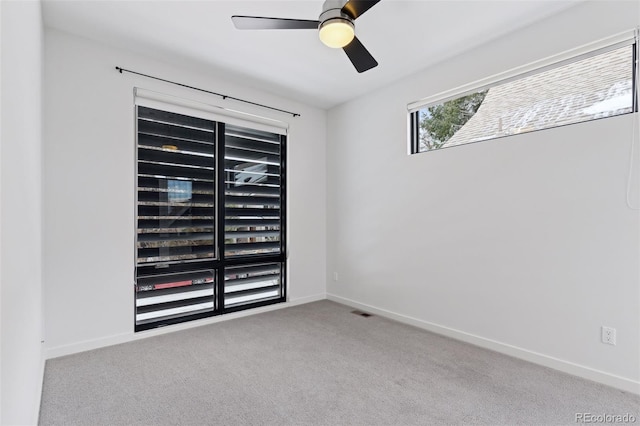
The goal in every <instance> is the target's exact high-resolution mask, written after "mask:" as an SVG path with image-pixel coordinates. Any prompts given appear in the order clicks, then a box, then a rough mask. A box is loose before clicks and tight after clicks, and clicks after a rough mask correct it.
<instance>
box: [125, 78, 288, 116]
mask: <svg viewBox="0 0 640 426" xmlns="http://www.w3.org/2000/svg"><path fill="white" fill-rule="evenodd" d="M116 70H118V71H119V72H120V74H122V73H123V72H128V73H131V74H136V75H140V76H142V77H147V78H152V79H154V80H159V81H164V82H165V83H170V84H175V85H176V86H181V87H186V88H187V89H193V90H197V91H199V92H204V93H209V94H210V95H216V96H220V97H221V98H222V99H232V100H234V101H238V102H243V103H245V104H250V105H255V106H259V107H261V108H267V109H270V110H273V111H279V112H284V113H285V114H291V115H292V116H294V117H300V114H298V113H296V112H291V111H285V110H284V109H279V108H274V107H271V106H269V105H263V104H259V103H256V102H251V101H247V100H245V99H240V98H234V97H233V96H227V95H223V94H222V93H216V92H212V91H210V90H205V89H200V88H198V87H193V86H188V85H186V84H182V83H177V82H175V81H171V80H165V79H164V78H159V77H154V76H152V75H148V74H142V73H139V72H136V71H131V70H127V69H124V68H121V67H116Z"/></svg>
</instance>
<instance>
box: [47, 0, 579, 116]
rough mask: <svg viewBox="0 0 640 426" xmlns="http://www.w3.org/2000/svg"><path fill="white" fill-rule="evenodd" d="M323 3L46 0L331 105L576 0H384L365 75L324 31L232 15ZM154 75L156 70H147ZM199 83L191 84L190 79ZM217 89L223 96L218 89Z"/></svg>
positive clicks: (109, 28)
mask: <svg viewBox="0 0 640 426" xmlns="http://www.w3.org/2000/svg"><path fill="white" fill-rule="evenodd" d="M322 3H323V0H295V1H294V0H289V1H276V0H232V1H225V0H208V1H157V0H156V1H152V0H151V1H140V0H138V1H123V0H120V1H118V0H109V1H103V0H83V1H62V0H44V1H43V15H44V23H45V26H47V27H52V28H56V29H59V30H62V31H65V32H69V33H72V34H76V35H80V36H83V37H87V38H90V39H93V40H97V41H100V42H104V43H106V44H108V45H111V46H115V47H120V48H124V49H127V50H131V51H134V52H138V53H145V54H146V55H148V56H151V57H155V58H158V59H161V60H165V61H171V62H178V61H180V62H182V63H184V61H187V62H188V63H189V64H190V65H192V66H200V67H203V68H204V69H208V70H211V71H217V72H225V73H228V74H229V75H230V76H233V78H234V79H236V80H237V79H242V81H244V82H246V83H247V84H249V85H251V86H255V87H260V88H262V89H264V90H267V91H270V92H274V93H278V92H279V93H280V94H282V93H283V92H284V97H288V98H291V99H295V100H298V101H300V102H303V103H306V104H309V105H314V106H318V107H321V108H330V107H332V106H334V105H337V104H340V103H342V102H345V101H347V100H349V99H352V98H355V97H358V96H360V95H362V94H364V93H366V92H367V91H370V90H372V89H376V88H378V87H382V86H385V85H387V84H389V83H391V82H393V81H396V80H398V79H400V78H402V77H404V76H406V75H409V74H412V73H415V72H416V71H419V70H421V69H424V68H426V67H428V66H430V65H433V64H435V63H437V62H439V61H442V60H444V59H446V58H449V57H452V56H455V55H457V54H460V53H462V52H463V51H465V50H467V49H470V48H473V47H475V46H478V45H480V44H482V43H486V42H487V41H489V40H491V39H494V38H496V37H499V36H501V35H504V34H507V33H509V32H511V31H514V30H516V29H518V28H521V27H524V26H526V25H529V24H531V23H532V22H535V21H537V20H540V19H542V18H544V17H547V16H550V15H552V14H554V13H557V12H559V11H560V10H563V9H565V8H567V7H570V6H571V5H574V4H576V1H575V0H509V1H507V0H501V1H485V0H472V1H462V0H447V1H445V0H440V1H436V0H421V1H420V0H413V1H405V0H382V1H381V2H380V3H378V4H377V5H376V6H374V7H373V8H372V9H370V10H369V11H368V12H366V13H365V14H364V15H362V16H361V17H360V18H359V19H358V20H357V21H356V34H357V36H358V38H359V39H360V40H361V41H362V42H363V44H364V45H365V46H366V47H367V49H368V50H369V51H370V52H371V54H372V55H373V56H374V57H375V58H376V59H377V61H378V62H379V64H380V65H379V66H378V67H376V68H374V69H372V70H370V71H367V72H365V73H362V74H358V73H357V72H356V71H355V69H354V68H353V66H352V65H351V63H350V62H349V59H348V58H347V57H346V55H345V54H344V52H342V50H341V49H330V48H328V47H326V46H324V45H323V44H322V43H321V42H320V40H319V39H318V35H317V32H316V31H314V30H287V31H285V30H279V31H275V30H262V31H247V30H245V31H240V30H237V29H235V27H234V26H233V24H232V23H231V15H254V16H270V17H283V18H297V19H318V15H319V14H320V11H321V9H322ZM145 71H147V72H149V70H145ZM183 83H185V84H189V82H183ZM211 90H215V88H212V89H211Z"/></svg>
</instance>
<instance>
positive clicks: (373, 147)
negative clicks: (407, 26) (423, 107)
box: [327, 1, 640, 392]
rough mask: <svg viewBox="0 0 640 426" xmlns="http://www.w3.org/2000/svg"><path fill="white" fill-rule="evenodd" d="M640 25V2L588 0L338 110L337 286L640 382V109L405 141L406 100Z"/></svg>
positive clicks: (330, 248)
mask: <svg viewBox="0 0 640 426" xmlns="http://www.w3.org/2000/svg"><path fill="white" fill-rule="evenodd" d="M639 21H640V10H639V3H638V2H611V1H608V2H592V3H586V4H581V5H578V6H575V7H573V8H571V9H569V10H567V11H565V12H563V13H561V14H559V15H557V16H555V17H552V18H549V19H547V20H545V21H544V22H539V23H537V24H535V25H533V26H531V27H529V28H526V29H524V30H521V31H519V32H518V33H515V34H512V35H510V36H509V37H506V38H503V39H500V40H497V41H494V42H492V43H490V44H488V45H486V46H484V47H482V48H478V49H475V50H474V51H471V52H468V53H467V54H464V55H462V56H460V57H457V58H454V59H452V60H450V61H447V62H445V63H442V64H440V65H438V66H436V67H433V68H431V69H428V70H425V71H423V72H420V73H418V74H416V75H413V76H411V77H410V78H407V79H405V80H403V81H400V82H398V83H396V84H393V85H391V86H390V87H387V88H384V89H381V90H378V91H376V92H373V93H371V94H369V95H367V96H365V97H363V98H360V99H357V100H353V101H351V102H348V103H346V104H344V105H341V106H339V107H336V108H334V109H332V110H330V111H329V115H328V148H327V149H328V154H327V164H328V171H327V177H328V186H327V191H328V232H329V234H328V241H327V277H328V282H327V292H328V294H329V297H330V298H334V299H335V300H339V301H343V302H347V303H351V304H353V305H354V306H361V307H365V308H368V309H371V310H374V311H375V312H379V313H381V314H386V315H389V316H392V317H395V318H398V319H401V320H405V321H407V322H410V323H413V324H416V325H419V326H423V327H425V328H428V329H432V330H436V331H438V332H442V333H446V334H449V335H452V336H455V337H457V338H461V339H465V340H468V341H471V342H474V343H477V344H481V345H484V346H487V347H491V348H494V349H497V350H501V351H504V352H507V353H511V354H514V355H516V356H520V357H523V358H527V359H531V360H534V361H536V362H540V363H543V364H546V365H550V366H553V367H555V368H560V369H563V370H565V371H570V372H572V373H575V374H579V375H582V376H585V377H590V378H592V379H596V380H600V381H603V382H606V383H609V384H612V385H615V386H619V387H621V388H624V389H629V390H633V391H636V392H639V391H640V365H639V362H638V360H639V359H640V306H639V305H640V286H639V285H638V284H639V282H640V281H639V279H640V277H639V271H640V263H639V260H640V247H639V245H640V243H639V241H640V240H639V235H640V216H639V212H638V211H634V210H631V209H630V208H628V207H627V204H626V201H625V196H626V182H627V176H628V173H629V158H630V157H629V155H630V154H629V149H630V144H631V140H632V136H633V135H634V134H635V137H636V138H638V123H637V121H638V114H635V116H634V115H627V116H622V117H617V118H611V119H606V120H599V121H593V122H589V123H586V124H581V125H572V126H567V127H562V128H557V129H552V130H547V131H540V132H535V133H530V134H525V135H519V136H514V137H509V138H504V139H498V140H493V141H487V142H482V143H477V144H473V145H466V146H463V147H455V148H451V149H445V150H442V151H436V152H432V153H424V154H419V155H415V156H408V155H407V145H406V144H407V130H406V128H407V124H406V123H407V111H406V106H407V104H408V103H410V102H412V101H415V100H417V99H420V98H422V97H426V96H430V95H433V94H436V93H439V92H441V91H444V90H448V89H451V88H454V87H457V86H460V85H462V84H465V83H469V82H472V81H475V80H477V79H480V78H483V77H487V76H490V75H492V74H495V73H497V72H500V71H505V70H508V69H510V68H513V67H516V66H519V65H523V64H525V63H528V62H531V61H534V60H537V59H541V58H543V57H546V56H549V55H551V54H554V53H559V52H561V51H563V50H566V49H569V48H573V47H577V46H579V45H582V44H584V43H588V42H591V41H594V40H597V39H600V38H603V37H606V36H609V35H612V34H616V33H618V32H621V31H625V30H630V29H633V28H634V27H636V26H637V25H638V24H639V23H640V22H639ZM594 23H597V25H594ZM569 29H570V30H569ZM382 66H384V64H382ZM634 120H635V121H636V123H635V127H634ZM638 145H640V142H638V141H636V154H637V153H638V150H639V149H640V146H638ZM637 160H638V158H637V155H636V158H635V167H636V174H635V176H634V179H633V186H632V188H631V191H632V199H633V201H634V204H635V206H636V207H640V205H639V204H640V197H638V196H637V194H638V191H639V188H638V180H640V179H638V176H639V175H638V174H637V170H638V167H639V166H640V165H639V164H638V161H637ZM334 271H336V272H338V273H339V281H337V282H335V281H333V280H332V279H331V278H332V276H333V272H334ZM601 325H608V326H611V327H615V328H617V331H618V344H617V346H615V347H614V346H609V345H604V344H602V343H600V326H601Z"/></svg>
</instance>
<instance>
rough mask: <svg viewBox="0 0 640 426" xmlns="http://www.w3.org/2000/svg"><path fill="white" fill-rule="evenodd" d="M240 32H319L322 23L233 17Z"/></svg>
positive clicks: (234, 23)
mask: <svg viewBox="0 0 640 426" xmlns="http://www.w3.org/2000/svg"><path fill="white" fill-rule="evenodd" d="M231 20H232V21H233V25H235V26H236V28H237V29H239V30H317V29H318V25H320V21H310V20H306V19H287V18H267V17H264V16H239V15H234V16H232V17H231Z"/></svg>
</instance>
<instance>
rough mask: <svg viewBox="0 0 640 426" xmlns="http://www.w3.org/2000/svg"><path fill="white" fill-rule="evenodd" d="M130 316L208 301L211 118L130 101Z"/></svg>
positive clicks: (210, 304)
mask: <svg viewBox="0 0 640 426" xmlns="http://www.w3.org/2000/svg"><path fill="white" fill-rule="evenodd" d="M137 125H138V147H137V149H138V189H137V194H138V215H137V219H138V220H137V247H136V250H137V262H136V266H137V269H136V271H137V274H136V275H137V283H136V295H137V297H136V324H138V325H139V324H144V323H147V322H153V321H159V320H166V319H172V318H175V317H178V316H181V315H185V314H194V313H202V312H203V311H204V312H206V311H212V310H213V309H214V300H215V298H214V286H215V283H214V280H215V277H214V273H213V271H212V266H213V265H212V261H213V260H214V259H215V256H216V250H215V214H214V212H215V191H214V188H215V122H213V121H209V120H204V119H200V118H195V117H188V116H185V115H181V114H175V113H171V112H166V111H160V110H156V109H151V108H146V107H142V106H139V107H138V122H137Z"/></svg>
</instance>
